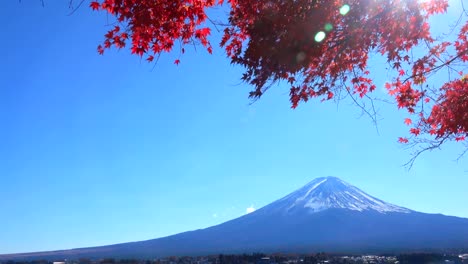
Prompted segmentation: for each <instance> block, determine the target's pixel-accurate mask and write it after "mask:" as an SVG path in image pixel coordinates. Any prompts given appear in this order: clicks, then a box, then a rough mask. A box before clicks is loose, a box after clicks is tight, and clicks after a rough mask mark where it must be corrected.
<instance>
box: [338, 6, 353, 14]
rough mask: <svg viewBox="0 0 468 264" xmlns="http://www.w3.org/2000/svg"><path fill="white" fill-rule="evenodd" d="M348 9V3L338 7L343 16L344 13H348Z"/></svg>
mask: <svg viewBox="0 0 468 264" xmlns="http://www.w3.org/2000/svg"><path fill="white" fill-rule="evenodd" d="M350 9H351V8H350V7H349V5H343V6H342V7H341V8H340V14H341V15H343V16H344V15H346V14H348V12H349V10H350Z"/></svg>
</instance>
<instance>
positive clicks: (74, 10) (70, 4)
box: [68, 0, 85, 16]
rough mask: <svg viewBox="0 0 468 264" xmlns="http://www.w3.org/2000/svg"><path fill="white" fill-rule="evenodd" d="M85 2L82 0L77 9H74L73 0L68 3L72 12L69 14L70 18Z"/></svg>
mask: <svg viewBox="0 0 468 264" xmlns="http://www.w3.org/2000/svg"><path fill="white" fill-rule="evenodd" d="M84 1H85V0H81V1H80V3H79V4H78V5H77V6H76V8H73V0H70V2H69V3H68V7H69V8H70V9H71V10H72V11H71V12H70V13H69V14H68V16H71V15H73V14H74V13H75V12H76V10H78V8H80V6H81V5H82V4H83V2H84Z"/></svg>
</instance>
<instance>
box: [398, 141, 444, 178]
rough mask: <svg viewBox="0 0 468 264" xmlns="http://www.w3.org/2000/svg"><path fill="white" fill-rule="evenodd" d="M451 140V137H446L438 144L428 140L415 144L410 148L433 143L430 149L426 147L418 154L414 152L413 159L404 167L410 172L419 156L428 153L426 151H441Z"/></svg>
mask: <svg viewBox="0 0 468 264" xmlns="http://www.w3.org/2000/svg"><path fill="white" fill-rule="evenodd" d="M449 138H450V135H446V136H444V137H443V138H441V139H440V140H438V141H436V143H435V142H434V140H427V139H424V140H420V141H419V142H415V143H413V144H411V145H410V148H413V147H414V146H416V145H417V144H422V143H429V142H430V143H431V145H430V146H428V147H425V148H423V149H420V150H418V151H416V152H414V154H413V157H412V158H411V159H410V160H409V161H408V162H406V163H405V164H403V166H404V167H407V168H408V170H411V168H412V167H413V165H414V162H415V161H416V159H417V158H418V156H419V155H421V154H422V153H424V152H426V151H432V150H434V149H440V146H441V145H442V144H443V143H444V142H445V141H446V140H448V139H449Z"/></svg>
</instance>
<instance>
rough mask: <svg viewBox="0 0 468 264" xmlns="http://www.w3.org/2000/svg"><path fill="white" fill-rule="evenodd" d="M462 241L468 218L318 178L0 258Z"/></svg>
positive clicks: (360, 248) (467, 243)
mask: <svg viewBox="0 0 468 264" xmlns="http://www.w3.org/2000/svg"><path fill="white" fill-rule="evenodd" d="M447 248H468V219H465V218H458V217H451V216H444V215H435V214H424V213H419V212H415V211H412V210H409V209H406V208H403V207H399V206H396V205H392V204H389V203H386V202H384V201H382V200H379V199H377V198H375V197H372V196H370V195H368V194H366V193H365V192H363V191H361V190H359V189H358V188H356V187H354V186H352V185H350V184H348V183H346V182H344V181H341V180H340V179H338V178H335V177H326V178H318V179H315V180H314V181H312V182H310V183H308V184H307V185H305V186H304V187H303V188H300V189H299V190H297V191H295V192H293V193H291V194H289V195H287V196H285V197H284V198H282V199H279V200H277V201H275V202H273V203H271V204H269V205H267V206H265V207H263V208H261V209H259V210H257V211H255V212H253V213H251V214H248V215H244V216H242V217H239V218H237V219H234V220H231V221H228V222H225V223H223V224H220V225H217V226H213V227H209V228H206V229H202V230H196V231H191V232H185V233H180V234H177V235H173V236H168V237H164V238H159V239H153V240H147V241H140V242H133V243H124V244H117V245H110V246H103V247H94V248H84V249H74V250H64V251H55V252H42V253H29V254H14V255H3V256H2V255H0V259H8V258H11V259H21V258H22V259H34V258H36V259H37V258H49V259H62V258H68V259H70V258H80V257H91V258H102V257H117V258H119V257H121V258H129V257H135V258H149V257H163V256H170V255H206V254H218V253H242V252H254V251H262V252H318V251H327V252H351V253H365V252H389V251H408V250H424V249H447Z"/></svg>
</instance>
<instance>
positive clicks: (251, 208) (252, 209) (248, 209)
mask: <svg viewBox="0 0 468 264" xmlns="http://www.w3.org/2000/svg"><path fill="white" fill-rule="evenodd" d="M254 211H255V208H254V207H253V205H251V206H250V207H247V209H245V213H246V214H250V213H252V212H254Z"/></svg>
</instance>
